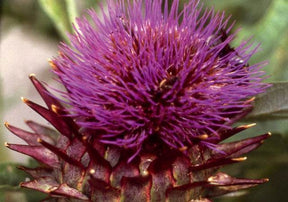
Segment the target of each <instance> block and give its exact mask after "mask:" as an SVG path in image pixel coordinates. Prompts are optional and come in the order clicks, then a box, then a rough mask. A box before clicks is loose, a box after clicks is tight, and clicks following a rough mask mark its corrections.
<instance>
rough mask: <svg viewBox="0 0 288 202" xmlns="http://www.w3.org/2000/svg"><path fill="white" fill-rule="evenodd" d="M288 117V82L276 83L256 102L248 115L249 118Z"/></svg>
mask: <svg viewBox="0 0 288 202" xmlns="http://www.w3.org/2000/svg"><path fill="white" fill-rule="evenodd" d="M283 118H288V82H278V83H274V84H273V85H272V87H270V88H268V89H267V91H266V92H265V93H263V94H260V95H259V96H258V97H257V98H256V100H255V104H254V109H253V111H252V112H251V113H250V114H249V115H248V116H247V117H246V119H248V120H251V119H252V120H263V119H264V120H265V119H270V120H271V119H273V120H275V119H283Z"/></svg>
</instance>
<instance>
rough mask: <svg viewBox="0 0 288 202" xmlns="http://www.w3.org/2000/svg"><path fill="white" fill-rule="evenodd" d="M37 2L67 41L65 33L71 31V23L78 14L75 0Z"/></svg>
mask: <svg viewBox="0 0 288 202" xmlns="http://www.w3.org/2000/svg"><path fill="white" fill-rule="evenodd" d="M39 4H40V6H41V7H42V9H43V10H44V11H45V12H46V13H47V15H48V16H49V17H50V19H51V20H52V22H53V23H54V24H55V26H56V28H57V30H58V31H59V33H60V34H61V36H62V37H63V38H64V39H65V40H66V41H68V38H67V33H69V32H70V33H71V32H72V23H73V22H74V19H75V18H76V17H77V15H78V13H77V6H76V3H75V0H39Z"/></svg>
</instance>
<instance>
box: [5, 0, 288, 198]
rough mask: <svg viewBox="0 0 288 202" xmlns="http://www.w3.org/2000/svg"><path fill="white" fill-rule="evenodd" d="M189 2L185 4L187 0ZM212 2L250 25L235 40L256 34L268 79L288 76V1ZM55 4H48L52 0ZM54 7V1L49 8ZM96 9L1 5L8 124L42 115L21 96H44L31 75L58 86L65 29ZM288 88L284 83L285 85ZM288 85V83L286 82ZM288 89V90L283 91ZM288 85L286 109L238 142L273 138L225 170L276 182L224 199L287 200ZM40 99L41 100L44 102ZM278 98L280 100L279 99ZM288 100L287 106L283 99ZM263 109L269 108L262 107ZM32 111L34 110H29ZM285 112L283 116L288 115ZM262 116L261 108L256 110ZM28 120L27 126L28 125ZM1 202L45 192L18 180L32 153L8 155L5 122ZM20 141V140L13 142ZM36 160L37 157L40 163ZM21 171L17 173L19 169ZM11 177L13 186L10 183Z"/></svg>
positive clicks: (11, 0) (17, 2)
mask: <svg viewBox="0 0 288 202" xmlns="http://www.w3.org/2000/svg"><path fill="white" fill-rule="evenodd" d="M184 2H185V1H181V3H184ZM202 2H203V3H205V4H206V5H207V6H210V7H214V8H215V9H216V10H225V12H226V14H227V16H228V15H230V14H232V18H231V19H232V20H231V21H233V20H236V24H235V30H236V29H237V28H240V27H241V28H242V30H241V31H240V32H239V34H238V38H237V40H236V41H235V44H234V45H237V44H239V42H240V41H241V40H242V39H247V38H249V37H250V36H253V40H254V41H255V42H256V43H261V49H260V51H259V52H258V53H257V54H256V55H255V56H254V57H253V58H252V60H251V64H253V63H257V62H260V61H265V60H266V61H267V60H268V61H269V64H268V65H267V66H266V67H265V68H264V69H265V71H266V72H267V74H268V75H269V78H268V79H267V82H279V81H287V80H288V65H287V64H288V48H287V47H288V0H205V1H202ZM47 3H48V4H49V5H48V4H47ZM47 5H48V6H47ZM88 7H89V8H90V7H94V8H95V9H96V10H97V1H96V0H78V1H77V0H75V1H73V0H39V1H38V0H4V1H2V5H1V71H0V76H1V80H0V117H1V119H0V121H1V122H2V123H3V122H4V121H6V120H9V122H10V121H11V122H12V123H13V124H15V125H17V126H21V127H23V128H25V126H24V124H23V121H22V120H25V119H30V118H32V119H34V120H35V119H38V116H35V117H34V115H31V113H30V112H31V111H29V110H28V109H27V110H26V109H24V108H26V106H24V105H23V104H22V103H21V101H20V99H19V97H20V96H23V95H24V96H29V98H31V97H32V98H33V100H35V99H36V101H39V102H40V103H41V101H40V100H39V98H37V97H35V99H34V96H37V95H36V92H35V91H34V90H33V88H32V85H30V83H29V81H28V78H27V76H28V75H29V74H30V73H37V76H38V78H39V79H40V80H43V81H45V82H47V83H48V84H50V83H51V84H52V85H54V81H53V79H52V78H53V76H52V74H51V73H50V72H49V66H48V63H47V60H48V58H51V57H52V56H53V55H56V54H57V44H58V42H59V41H63V40H66V38H65V37H66V35H65V33H67V32H70V31H71V26H70V25H71V22H72V21H73V19H74V18H75V16H78V15H81V14H83V13H84V10H85V8H88ZM280 86H284V83H283V85H282V84H280ZM286 86H287V85H286ZM283 89H284V90H283ZM283 89H281V90H280V91H279V92H278V94H277V96H279V98H278V97H277V96H276V97H277V98H278V100H279V101H282V103H281V106H284V107H282V109H283V110H282V111H281V114H280V115H279V113H278V114H271V113H270V114H269V113H268V114H266V115H265V116H261V117H260V116H253V115H252V116H250V117H248V118H247V119H245V120H244V121H243V122H244V123H251V122H256V123H257V126H256V127H255V128H253V129H250V130H248V131H247V132H245V133H241V134H239V135H237V136H236V137H234V139H242V138H245V137H251V136H256V135H259V134H262V133H265V132H267V131H271V132H272V134H273V135H272V137H271V138H270V139H268V140H266V141H265V143H264V145H262V146H261V147H260V148H259V149H258V150H256V151H254V152H252V153H251V154H249V155H248V160H247V161H245V162H242V163H240V164H237V165H233V166H229V167H227V168H225V171H227V172H228V173H229V174H231V175H233V176H238V177H247V178H263V177H267V178H269V179H270V182H269V183H266V184H264V185H260V186H258V187H255V188H252V189H249V190H247V191H245V192H241V193H236V194H235V197H231V196H232V195H229V196H225V197H219V198H216V199H215V201H216V202H228V201H229V202H250V201H251V202H286V201H288V196H287V193H286V191H287V184H288V148H287V146H288V121H287V112H288V94H287V93H288V92H287V89H285V88H283ZM37 99H38V100H37ZM276 101H277V100H276ZM283 102H284V104H283ZM262 108H263V107H262ZM25 110H26V111H25ZM282 112H283V113H282ZM254 114H255V113H254ZM21 124H23V126H22V125H21ZM0 130H1V131H0V132H1V134H3V135H1V136H0V142H1V146H0V161H1V164H0V201H1V202H2V201H5V202H6V201H7V202H10V201H11V202H13V201H15V202H16V201H17V202H18V201H20V202H22V201H23V202H24V201H28V202H30V201H39V199H40V198H41V197H43V195H41V194H37V195H35V194H34V193H33V195H32V194H31V192H30V191H27V190H25V191H19V188H18V186H17V185H18V183H19V182H20V181H22V180H23V179H24V180H25V178H26V177H28V176H26V175H25V174H23V173H22V172H20V171H17V170H16V169H14V168H13V166H14V164H13V165H10V164H7V162H13V163H15V162H16V163H17V162H21V163H26V164H28V163H27V158H25V157H24V156H22V155H18V154H15V152H14V153H11V152H8V151H7V149H6V148H5V147H4V146H2V145H3V144H2V142H5V141H8V142H17V141H19V139H17V138H16V139H13V137H12V135H11V134H9V132H8V131H7V130H5V129H4V128H3V125H1V128H0ZM11 138H12V139H11ZM32 163H33V162H32ZM15 173H16V174H17V177H15V176H16V174H15ZM8 180H9V184H10V185H9V186H8V185H7V182H8Z"/></svg>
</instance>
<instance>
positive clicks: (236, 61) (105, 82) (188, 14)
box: [5, 0, 270, 202]
mask: <svg viewBox="0 0 288 202" xmlns="http://www.w3.org/2000/svg"><path fill="white" fill-rule="evenodd" d="M178 4H179V0H175V1H174V2H173V3H172V5H171V6H170V7H169V6H168V2H167V1H162V0H158V1H152V0H146V1H141V0H135V1H133V2H130V1H125V0H117V1H113V2H112V1H109V2H108V3H107V8H108V11H107V12H105V11H104V8H103V11H102V14H103V16H102V18H100V17H98V16H97V14H96V13H95V11H93V10H89V11H88V14H89V16H90V17H91V19H90V20H88V19H87V18H85V17H83V18H81V19H78V20H77V23H78V28H77V29H75V34H74V35H71V36H70V39H71V45H70V46H69V45H66V44H64V43H62V44H61V46H60V54H59V56H58V57H56V58H54V59H53V60H52V61H51V65H52V67H53V70H54V72H55V73H56V74H57V75H58V76H59V81H60V82H61V83H62V84H63V85H64V86H65V88H66V89H67V91H66V92H62V95H63V96H64V97H65V98H66V99H67V101H66V104H68V107H63V105H62V104H61V101H60V99H58V98H55V96H53V95H52V94H50V92H48V90H47V89H46V88H45V87H44V86H43V84H41V83H40V82H39V81H38V80H37V79H36V78H35V76H34V75H31V76H30V79H31V80H32V82H33V84H34V86H35V87H36V89H37V90H38V92H39V94H40V95H41V97H42V98H43V100H44V101H45V103H46V105H47V107H48V108H45V107H42V106H40V105H38V104H36V103H33V102H32V101H30V100H27V99H23V101H24V102H25V103H26V104H27V105H28V106H29V107H31V108H32V109H33V110H35V111H36V112H38V113H39V114H40V115H41V116H43V117H44V118H45V119H47V120H48V121H49V122H50V123H51V124H52V125H53V126H54V128H55V129H56V130H57V131H55V130H52V129H50V128H47V127H46V126H43V125H40V124H38V123H36V122H33V121H27V124H28V126H29V127H30V128H31V129H32V130H33V133H32V132H28V131H24V130H22V129H19V128H17V127H14V126H12V125H9V124H8V123H5V125H6V127H7V128H8V129H9V130H10V131H11V132H13V133H14V134H16V135H17V136H19V137H20V138H22V139H23V140H25V141H26V142H27V144H28V145H16V144H7V146H8V147H9V148H10V149H13V150H16V151H18V152H21V153H24V154H27V155H29V156H31V157H33V158H35V159H36V160H37V161H39V162H40V164H41V166H40V167H38V168H33V169H31V168H26V167H22V169H23V170H24V171H26V172H28V173H29V174H30V175H31V176H32V177H33V178H34V179H33V180H31V181H28V182H23V183H22V184H21V186H23V187H27V188H31V189H35V190H38V191H42V192H45V193H48V194H49V198H47V200H50V201H62V200H64V201H79V200H80V201H81V200H82V201H127V202H133V201H135V202H138V201H139V202H141V201H155V202H156V201H177V202H182V201H183V202H186V201H203V202H204V201H209V200H210V199H211V197H213V196H218V195H222V194H226V193H229V192H232V191H237V190H240V189H244V188H248V187H251V186H255V185H257V184H261V183H263V182H265V181H267V179H260V180H249V179H236V178H233V177H230V176H229V175H227V174H225V173H222V172H218V168H219V167H221V166H223V165H226V164H231V163H236V162H239V161H243V160H245V159H246V157H242V155H243V154H245V153H247V152H249V151H251V150H253V149H255V148H257V147H258V146H259V145H260V144H261V143H262V142H263V140H264V139H266V138H267V137H269V135H270V134H269V133H267V134H264V135H261V136H258V137H254V138H249V139H245V140H242V141H237V142H230V143H220V142H221V141H223V140H224V139H227V138H229V137H230V136H232V135H234V134H236V133H238V132H240V131H242V130H245V129H247V128H250V127H251V126H253V124H251V125H243V126H239V127H234V128H233V127H232V124H234V123H235V122H236V121H238V120H239V119H241V118H242V117H244V116H245V115H246V114H247V113H249V111H250V110H251V108H252V106H251V104H252V102H253V96H255V95H256V94H258V93H261V92H263V91H264V89H265V88H266V87H267V86H268V85H267V84H264V83H261V81H262V79H263V78H262V76H263V72H261V71H259V69H260V68H261V65H259V64H257V65H252V66H250V65H248V60H249V58H250V57H251V56H252V54H253V53H254V52H255V50H252V51H251V50H250V47H251V44H248V42H243V43H242V44H241V45H240V46H239V47H237V48H232V47H231V46H230V45H229V43H230V42H231V41H232V40H233V38H234V35H233V34H232V35H228V33H229V31H230V30H231V28H232V26H228V19H226V20H225V19H224V13H222V14H220V13H215V12H214V11H213V10H208V9H207V10H205V11H204V12H202V8H201V6H199V1H197V0H195V1H190V2H189V3H187V4H186V5H185V6H184V9H183V10H182V11H181V12H180V13H178Z"/></svg>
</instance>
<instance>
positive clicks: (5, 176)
mask: <svg viewBox="0 0 288 202" xmlns="http://www.w3.org/2000/svg"><path fill="white" fill-rule="evenodd" d="M17 166H18V164H14V163H1V164H0V191H2V190H13V191H15V190H17V189H18V188H19V183H20V182H23V181H25V179H26V178H27V177H28V175H27V174H26V173H24V172H23V171H21V170H19V169H18V168H17Z"/></svg>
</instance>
